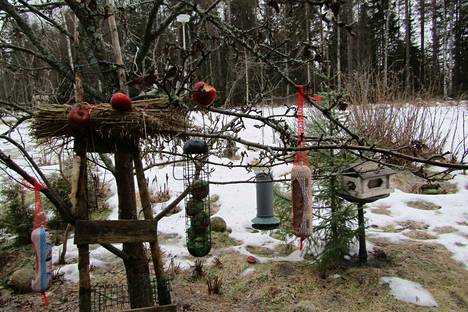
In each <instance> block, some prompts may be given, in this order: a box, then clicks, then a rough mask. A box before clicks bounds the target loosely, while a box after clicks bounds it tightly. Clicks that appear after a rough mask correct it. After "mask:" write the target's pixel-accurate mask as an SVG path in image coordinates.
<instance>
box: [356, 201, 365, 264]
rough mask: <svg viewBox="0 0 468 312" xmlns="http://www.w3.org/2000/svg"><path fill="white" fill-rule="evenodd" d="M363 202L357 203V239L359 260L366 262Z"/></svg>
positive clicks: (362, 262)
mask: <svg viewBox="0 0 468 312" xmlns="http://www.w3.org/2000/svg"><path fill="white" fill-rule="evenodd" d="M363 206H364V204H358V206H357V209H358V239H359V262H360V263H361V264H366V263H367V247H366V227H365V224H364V208H363Z"/></svg>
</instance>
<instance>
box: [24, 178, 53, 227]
mask: <svg viewBox="0 0 468 312" xmlns="http://www.w3.org/2000/svg"><path fill="white" fill-rule="evenodd" d="M27 182H28V183H29V184H30V185H32V186H33V187H31V186H30V185H28V184H26V183H22V184H23V186H24V187H26V188H28V189H30V190H32V189H34V200H35V208H34V225H33V229H36V228H38V227H40V226H41V225H43V226H44V227H47V220H46V216H45V211H44V207H43V206H42V201H41V191H42V190H45V189H46V188H47V186H46V185H45V184H42V183H40V182H39V181H37V179H36V178H34V177H30V178H29V179H28V181H27Z"/></svg>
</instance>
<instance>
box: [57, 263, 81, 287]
mask: <svg viewBox="0 0 468 312" xmlns="http://www.w3.org/2000/svg"><path fill="white" fill-rule="evenodd" d="M59 271H60V272H61V273H63V278H64V279H65V280H67V281H70V282H72V283H78V281H79V280H80V272H79V271H78V263H72V264H66V265H64V266H62V267H60V268H59Z"/></svg>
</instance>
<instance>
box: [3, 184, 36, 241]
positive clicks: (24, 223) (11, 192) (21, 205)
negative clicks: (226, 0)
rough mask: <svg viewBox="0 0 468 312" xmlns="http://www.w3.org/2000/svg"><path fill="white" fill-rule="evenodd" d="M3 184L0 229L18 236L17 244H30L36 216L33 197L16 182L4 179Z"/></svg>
mask: <svg viewBox="0 0 468 312" xmlns="http://www.w3.org/2000/svg"><path fill="white" fill-rule="evenodd" d="M1 183H2V188H1V189H0V228H2V229H5V230H6V231H7V232H8V233H10V234H14V235H16V243H17V244H19V245H24V244H28V243H30V242H31V231H32V225H33V215H34V206H33V200H32V196H30V195H29V194H27V192H28V191H27V190H25V189H24V188H23V186H21V185H19V184H18V183H17V182H16V181H12V180H9V179H2V181H1Z"/></svg>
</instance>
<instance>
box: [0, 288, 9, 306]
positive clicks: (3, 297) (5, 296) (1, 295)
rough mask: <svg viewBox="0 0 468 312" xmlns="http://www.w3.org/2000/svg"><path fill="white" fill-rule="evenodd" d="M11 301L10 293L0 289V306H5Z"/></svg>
mask: <svg viewBox="0 0 468 312" xmlns="http://www.w3.org/2000/svg"><path fill="white" fill-rule="evenodd" d="M10 299H11V294H10V291H8V290H7V289H4V288H1V289H0V305H3V304H6V303H7V302H9V301H10Z"/></svg>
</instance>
